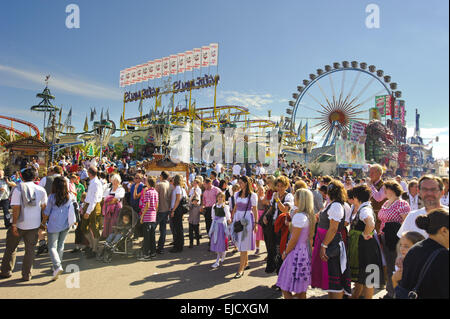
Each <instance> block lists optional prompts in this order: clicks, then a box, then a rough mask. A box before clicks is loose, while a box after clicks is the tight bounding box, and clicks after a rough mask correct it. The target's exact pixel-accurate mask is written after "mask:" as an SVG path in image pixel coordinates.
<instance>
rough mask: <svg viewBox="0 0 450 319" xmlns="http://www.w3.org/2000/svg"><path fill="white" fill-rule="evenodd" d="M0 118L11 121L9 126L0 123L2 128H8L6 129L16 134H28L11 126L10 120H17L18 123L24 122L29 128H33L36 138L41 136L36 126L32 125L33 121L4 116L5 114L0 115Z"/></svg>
mask: <svg viewBox="0 0 450 319" xmlns="http://www.w3.org/2000/svg"><path fill="white" fill-rule="evenodd" d="M0 119H5V120H8V121H11V126H6V125H2V124H0V128H3V129H5V130H8V131H12V132H14V133H16V134H19V135H21V136H28V135H27V134H26V133H24V132H22V131H19V130H17V129H15V128H13V127H12V122H17V123H20V124H24V125H26V126H28V127H29V128H31V129H33V131H34V132H35V133H36V138H38V139H40V138H41V133H40V132H39V129H38V127H37V126H36V125H34V124H33V123H30V122H27V121H24V120H20V119H17V118H14V117H9V116H5V115H0Z"/></svg>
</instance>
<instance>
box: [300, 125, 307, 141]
mask: <svg viewBox="0 0 450 319" xmlns="http://www.w3.org/2000/svg"><path fill="white" fill-rule="evenodd" d="M305 142H306V124H305V126H303V127H302V131H301V132H300V143H305Z"/></svg>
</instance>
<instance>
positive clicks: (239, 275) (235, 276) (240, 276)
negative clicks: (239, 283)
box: [233, 272, 244, 279]
mask: <svg viewBox="0 0 450 319" xmlns="http://www.w3.org/2000/svg"><path fill="white" fill-rule="evenodd" d="M242 276H244V272H241V273H239V272H238V273H236V275H234V277H233V278H234V279H239V278H242Z"/></svg>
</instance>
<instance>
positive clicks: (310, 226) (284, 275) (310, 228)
mask: <svg viewBox="0 0 450 319" xmlns="http://www.w3.org/2000/svg"><path fill="white" fill-rule="evenodd" d="M294 202H295V206H296V207H297V210H296V211H295V214H294V216H293V218H292V229H291V238H290V240H289V243H288V245H287V248H286V250H285V251H284V252H283V255H282V259H283V260H284V262H283V265H282V266H281V268H280V272H279V275H278V281H277V284H276V285H277V286H278V287H280V289H281V290H282V292H283V297H284V298H285V299H293V298H294V299H306V291H307V290H308V286H309V285H310V284H311V252H312V249H311V244H312V239H313V236H314V229H315V220H316V218H315V215H314V197H313V194H312V193H311V191H310V190H308V189H303V188H301V189H299V190H297V191H296V192H295V199H294ZM292 293H294V295H292Z"/></svg>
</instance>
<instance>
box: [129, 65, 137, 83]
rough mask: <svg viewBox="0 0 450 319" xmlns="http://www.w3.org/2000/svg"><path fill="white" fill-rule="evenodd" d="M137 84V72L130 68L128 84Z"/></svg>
mask: <svg viewBox="0 0 450 319" xmlns="http://www.w3.org/2000/svg"><path fill="white" fill-rule="evenodd" d="M135 83H137V72H136V67H135V66H134V67H132V68H131V81H130V84H135Z"/></svg>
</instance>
